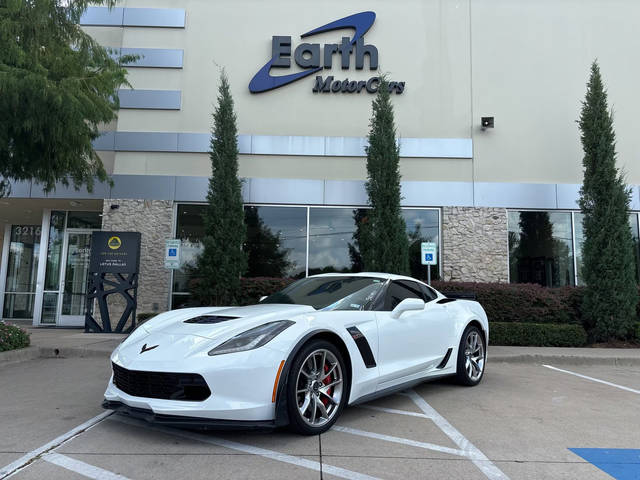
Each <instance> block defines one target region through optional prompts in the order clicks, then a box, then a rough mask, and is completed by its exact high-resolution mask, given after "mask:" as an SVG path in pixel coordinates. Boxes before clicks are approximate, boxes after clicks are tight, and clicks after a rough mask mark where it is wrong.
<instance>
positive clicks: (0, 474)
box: [0, 410, 113, 480]
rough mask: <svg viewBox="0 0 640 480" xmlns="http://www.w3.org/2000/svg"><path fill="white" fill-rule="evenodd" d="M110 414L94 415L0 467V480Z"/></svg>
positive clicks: (107, 412)
mask: <svg viewBox="0 0 640 480" xmlns="http://www.w3.org/2000/svg"><path fill="white" fill-rule="evenodd" d="M112 413H113V411H111V410H108V411H106V412H102V413H101V414H100V415H96V416H95V417H93V418H92V419H90V420H87V421H86V422H84V423H83V424H81V425H78V426H77V427H75V428H73V429H71V430H69V431H68V432H67V433H64V434H62V435H60V436H59V437H57V438H54V439H53V440H51V441H50V442H48V443H45V444H44V445H43V446H41V447H39V448H36V449H35V450H32V451H31V452H29V453H27V454H25V455H23V456H22V457H20V458H19V459H18V460H16V461H15V462H11V463H10V464H9V465H5V466H4V467H2V469H0V480H2V479H3V478H6V477H8V476H9V475H12V474H14V473H17V472H18V471H20V470H22V469H23V468H24V467H26V466H27V465H28V464H29V463H31V462H32V461H33V460H34V459H35V458H37V457H38V456H40V455H42V454H43V453H46V452H48V451H49V450H53V449H54V448H58V447H59V446H60V445H62V444H63V443H66V442H68V441H69V440H71V439H72V438H74V437H76V436H78V435H80V434H81V433H82V432H85V431H86V430H89V429H90V428H91V427H93V426H95V425H96V424H98V423H99V422H101V421H102V420H104V419H105V418H107V417H108V416H109V415H111V414H112Z"/></svg>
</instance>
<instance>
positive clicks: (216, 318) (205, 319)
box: [184, 315, 240, 324]
mask: <svg viewBox="0 0 640 480" xmlns="http://www.w3.org/2000/svg"><path fill="white" fill-rule="evenodd" d="M236 318H240V317H224V316H222V315H200V316H199V317H194V318H190V319H189V320H185V321H184V323H207V324H210V323H221V322H226V321H227V320H234V319H236Z"/></svg>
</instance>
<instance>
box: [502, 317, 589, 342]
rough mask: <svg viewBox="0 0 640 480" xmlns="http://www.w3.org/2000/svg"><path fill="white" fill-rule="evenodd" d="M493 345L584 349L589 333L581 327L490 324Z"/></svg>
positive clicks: (568, 325)
mask: <svg viewBox="0 0 640 480" xmlns="http://www.w3.org/2000/svg"><path fill="white" fill-rule="evenodd" d="M489 343H490V344H491V345H517V346H530V347H582V346H584V345H585V344H586V343H587V332H586V331H585V329H584V328H583V327H582V326H581V325H573V324H557V325H554V324H549V323H514V322H489Z"/></svg>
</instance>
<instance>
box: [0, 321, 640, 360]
mask: <svg viewBox="0 0 640 480" xmlns="http://www.w3.org/2000/svg"><path fill="white" fill-rule="evenodd" d="M23 328H26V330H27V331H28V332H29V333H30V334H31V346H30V347H28V348H23V349H20V350H13V351H11V352H1V353H0V365H5V364H7V363H14V362H20V361H25V360H31V359H34V358H68V357H104V358H108V357H109V355H110V354H111V352H112V351H113V349H115V348H116V347H117V346H118V345H119V344H120V342H122V341H123V340H124V339H125V338H126V335H123V334H117V333H84V331H83V330H82V329H79V328H73V329H70V328H37V327H32V326H23ZM488 361H489V362H492V363H494V362H506V363H532V364H536V363H537V364H543V363H553V364H554V365H561V364H562V365H612V366H615V365H617V366H640V348H558V347H501V346H495V345H489V356H488Z"/></svg>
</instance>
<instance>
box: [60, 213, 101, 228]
mask: <svg viewBox="0 0 640 480" xmlns="http://www.w3.org/2000/svg"><path fill="white" fill-rule="evenodd" d="M67 228H93V229H100V228H102V215H101V214H100V212H69V218H68V219H67Z"/></svg>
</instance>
